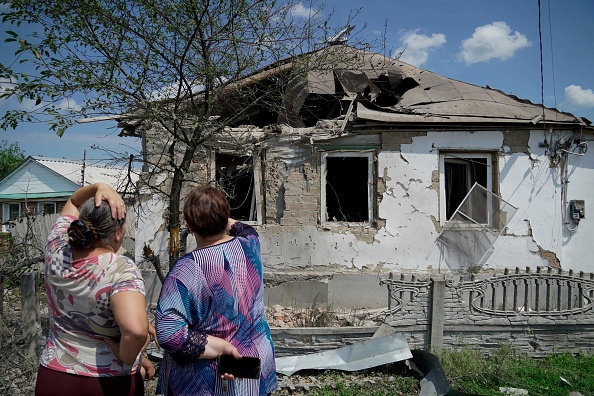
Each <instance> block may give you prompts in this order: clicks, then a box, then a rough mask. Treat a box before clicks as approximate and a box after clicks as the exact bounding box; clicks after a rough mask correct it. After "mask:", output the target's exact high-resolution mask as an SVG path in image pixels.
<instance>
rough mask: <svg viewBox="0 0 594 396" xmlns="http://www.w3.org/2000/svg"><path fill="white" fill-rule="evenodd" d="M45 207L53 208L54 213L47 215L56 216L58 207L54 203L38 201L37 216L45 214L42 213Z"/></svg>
mask: <svg viewBox="0 0 594 396" xmlns="http://www.w3.org/2000/svg"><path fill="white" fill-rule="evenodd" d="M45 205H53V206H54V213H48V214H56V213H57V210H58V205H57V204H56V202H55V201H39V202H37V214H39V215H45V214H46V213H44V211H43V207H44V206H45Z"/></svg>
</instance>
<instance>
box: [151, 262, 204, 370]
mask: <svg viewBox="0 0 594 396" xmlns="http://www.w3.org/2000/svg"><path fill="white" fill-rule="evenodd" d="M194 269H195V262H194V261H193V260H192V259H191V258H188V257H184V258H181V259H180V260H178V262H177V263H175V265H174V267H173V268H172V269H171V271H170V272H169V274H168V275H167V278H165V282H164V283H163V287H162V289H161V294H160V296H159V303H158V305H157V312H156V316H155V325H156V329H157V340H158V341H159V344H160V345H161V347H162V348H163V349H164V350H165V351H167V352H168V353H169V354H170V355H171V357H172V358H173V359H174V360H175V361H176V362H177V363H178V364H180V365H186V364H190V363H191V362H192V361H194V360H195V359H198V358H199V357H200V355H202V354H203V353H204V350H205V349H206V342H207V334H206V333H204V332H202V331H200V330H199V329H198V328H197V327H198V325H199V323H198V322H199V320H200V319H199V314H198V312H197V310H196V304H195V301H196V300H200V299H201V298H202V296H201V295H200V293H201V292H202V291H201V290H203V289H204V288H200V287H196V286H197V285H200V284H203V283H202V282H203V280H201V279H196V277H197V276H199V274H200V273H201V271H195V270H194Z"/></svg>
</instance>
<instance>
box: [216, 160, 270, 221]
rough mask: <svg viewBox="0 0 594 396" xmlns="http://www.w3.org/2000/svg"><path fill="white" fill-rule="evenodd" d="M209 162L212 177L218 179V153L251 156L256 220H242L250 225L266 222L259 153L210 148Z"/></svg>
mask: <svg viewBox="0 0 594 396" xmlns="http://www.w3.org/2000/svg"><path fill="white" fill-rule="evenodd" d="M209 153H210V155H209V162H210V179H211V180H214V181H216V173H217V163H216V158H217V154H226V155H231V156H236V157H251V158H252V172H253V175H254V194H255V198H256V220H255V221H254V220H251V221H250V220H241V222H242V223H245V224H250V225H262V224H264V209H263V206H262V205H263V196H262V161H261V158H260V156H259V155H257V154H256V153H253V152H251V151H250V152H248V154H246V155H240V154H237V152H234V151H232V150H209Z"/></svg>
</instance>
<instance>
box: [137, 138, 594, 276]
mask: <svg viewBox="0 0 594 396" xmlns="http://www.w3.org/2000/svg"><path fill="white" fill-rule="evenodd" d="M341 139H342V140H341V146H343V147H348V146H349V142H350V140H349V138H348V137H347V138H341ZM590 139H591V137H590ZM542 140H543V135H542V131H541V130H534V131H531V132H530V133H526V132H524V131H520V133H519V135H518V136H517V137H514V136H512V135H511V132H507V131H504V132H502V131H496V130H493V131H467V132H466V131H432V132H403V133H401V132H399V131H394V132H390V133H388V132H384V133H381V149H379V150H377V151H376V153H377V160H376V163H375V174H376V180H375V193H376V195H375V201H374V204H375V220H376V222H375V224H374V225H373V226H362V225H360V224H355V225H349V226H347V225H338V224H327V225H323V226H322V225H320V175H319V171H320V170H319V169H320V165H319V163H318V161H319V152H317V151H316V150H315V149H313V147H312V146H311V145H306V144H303V143H302V140H300V139H298V138H294V137H290V136H281V137H279V138H276V139H275V140H268V141H267V142H266V147H265V148H264V149H265V153H266V157H265V158H266V159H265V161H264V162H263V167H262V169H263V177H262V194H263V198H264V205H263V206H264V215H265V217H264V221H263V223H264V224H262V225H258V226H256V228H257V230H258V232H259V233H260V236H261V250H262V258H263V263H264V266H265V271H266V272H268V273H271V274H280V273H299V274H303V273H311V274H336V273H345V274H348V273H357V274H361V273H384V274H385V273H387V272H390V271H394V272H398V271H401V272H429V273H430V272H436V271H462V270H466V269H467V268H465V267H464V266H463V265H461V264H460V258H459V257H458V255H456V254H454V253H452V252H448V251H443V249H441V248H440V247H439V246H438V245H437V244H436V240H437V237H438V236H439V233H440V231H441V229H440V210H439V196H440V186H439V177H440V170H439V153H440V151H444V150H445V151H458V152H460V151H463V152H466V151H468V152H475V151H478V152H490V153H494V154H495V155H496V156H497V161H495V164H497V165H498V167H497V169H496V170H495V173H496V175H495V176H496V177H495V178H494V179H495V182H496V183H497V182H498V186H497V187H496V188H495V190H496V191H497V190H498V191H499V193H500V195H501V197H502V198H503V199H504V200H506V201H508V202H509V203H510V204H512V205H514V206H516V207H517V208H518V211H517V213H516V216H515V217H514V218H513V219H510V223H509V224H508V226H507V229H506V231H505V233H504V234H503V235H502V236H501V237H500V238H499V239H498V240H497V241H496V243H495V245H494V246H493V249H492V251H491V252H490V254H489V256H488V259H487V262H486V264H485V265H484V267H483V268H480V269H478V270H500V269H502V268H505V267H514V266H521V267H524V266H529V267H537V266H543V265H551V266H553V265H560V266H561V267H563V268H564V269H574V270H576V271H579V270H584V271H585V270H587V269H589V262H588V260H587V258H588V257H589V252H588V247H589V240H588V239H589V237H588V236H589V235H592V231H594V229H593V227H592V225H591V222H590V221H589V219H588V218H587V219H586V220H584V221H582V222H581V223H580V226H579V230H578V232H577V233H575V234H571V235H570V234H569V233H568V232H567V231H565V229H564V225H563V224H562V220H561V205H560V202H561V196H560V194H561V189H560V185H561V184H560V178H559V168H554V167H553V168H551V167H550V166H549V165H550V162H549V161H548V159H547V157H546V154H545V151H544V148H541V147H539V143H540V142H541V141H542ZM353 142H356V139H353ZM353 147H354V148H356V145H355V144H354V145H353ZM592 151H594V150H592ZM569 161H570V164H569V169H570V180H571V185H570V188H569V192H568V200H570V199H586V205H588V201H587V200H588V197H591V196H593V194H592V189H593V187H592V186H593V183H592V179H593V176H594V174H593V169H594V153H592V152H589V153H586V155H584V156H579V157H578V156H573V157H570V158H569ZM195 171H196V174H197V175H199V176H198V177H196V178H194V180H195V181H196V182H200V181H202V180H207V179H206V178H205V177H206V176H205V174H206V170H205V166H204V164H203V163H202V165H201V162H200V160H198V159H197V161H196V164H195ZM147 202H148V203H147V209H150V212H151V213H152V214H153V217H152V219H151V220H148V221H145V223H144V224H143V227H144V228H143V229H141V230H139V237H138V238H137V249H136V252H137V254H138V252H140V251H142V249H141V248H139V244H141V243H144V242H146V241H148V242H149V244H162V245H163V246H164V248H161V251H163V250H164V249H165V250H166V244H165V243H164V242H165V241H164V238H165V237H164V236H163V235H161V234H160V232H161V231H162V230H163V228H162V214H159V210H161V209H164V208H163V207H162V204H161V207H160V206H159V202H153V201H147ZM149 203H150V205H148V204H149ZM189 246H190V247H191V244H189ZM140 247H142V245H140ZM154 250H155V251H159V249H154ZM473 270H475V269H473Z"/></svg>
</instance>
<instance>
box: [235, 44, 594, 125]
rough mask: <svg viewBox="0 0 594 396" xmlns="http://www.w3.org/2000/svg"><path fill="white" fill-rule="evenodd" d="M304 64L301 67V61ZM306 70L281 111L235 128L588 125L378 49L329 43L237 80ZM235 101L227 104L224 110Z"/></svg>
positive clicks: (258, 113)
mask: <svg viewBox="0 0 594 396" xmlns="http://www.w3.org/2000/svg"><path fill="white" fill-rule="evenodd" d="M304 58H306V59H307V60H306V61H305V62H306V63H307V64H306V65H305V66H304V65H303V64H301V65H299V62H302V61H303V59H304ZM297 65H299V66H298V67H300V68H302V69H303V70H307V72H306V73H303V74H302V75H301V77H300V78H298V79H293V80H292V81H291V82H290V83H289V84H288V86H287V89H286V91H285V94H284V96H283V100H282V101H283V103H282V105H281V106H280V108H279V110H276V111H272V110H271V108H265V106H260V109H257V108H256V107H257V106H258V104H257V103H255V104H254V105H253V106H254V109H252V111H248V112H246V113H247V114H248V116H246V117H245V118H243V119H241V120H240V122H239V123H236V125H239V124H241V123H243V124H251V125H255V126H264V125H267V124H286V125H289V126H291V127H295V128H300V127H312V126H314V125H315V124H316V123H317V122H318V121H320V120H324V119H339V118H342V119H345V118H346V119H350V120H352V121H354V122H355V123H390V124H394V123H397V124H406V125H418V124H430V125H442V126H444V127H447V126H448V125H460V124H474V125H476V124H484V125H493V124H506V125H509V126H511V125H532V126H534V125H537V124H540V125H542V123H543V122H544V123H547V124H556V125H568V126H569V125H572V126H576V125H581V126H586V127H587V126H589V125H590V124H591V123H590V121H589V120H587V119H584V118H577V117H575V116H574V115H573V114H570V113H565V112H561V111H558V110H556V109H551V108H546V107H544V106H542V105H540V104H534V103H532V102H530V101H528V100H522V99H519V98H517V97H516V96H513V95H507V94H505V93H503V92H501V91H499V90H496V89H492V88H490V87H488V86H487V87H480V86H477V85H473V84H469V83H465V82H462V81H457V80H454V79H451V78H447V77H443V76H440V75H438V74H435V73H432V72H430V71H427V70H423V69H421V68H418V67H415V66H412V65H409V64H407V63H404V62H401V61H399V60H396V59H392V58H389V57H386V56H383V55H380V54H376V53H372V52H368V51H364V50H359V49H355V48H353V47H349V46H347V45H332V46H328V47H325V48H323V49H321V50H318V51H316V52H313V53H311V54H307V55H305V56H304V57H295V58H290V59H288V60H285V61H283V62H279V63H278V64H275V65H271V66H270V67H268V68H266V69H264V70H262V71H261V72H259V73H256V74H254V75H252V76H250V77H248V78H246V79H244V80H242V81H241V82H239V83H237V84H236V87H238V88H239V89H241V88H243V87H245V86H247V85H252V84H264V83H265V81H266V80H267V79H269V78H271V77H272V76H275V75H279V74H283V73H285V72H286V71H287V70H289V69H291V68H292V67H295V66H297ZM232 108H236V106H229V107H228V108H227V111H228V112H231V111H232Z"/></svg>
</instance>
